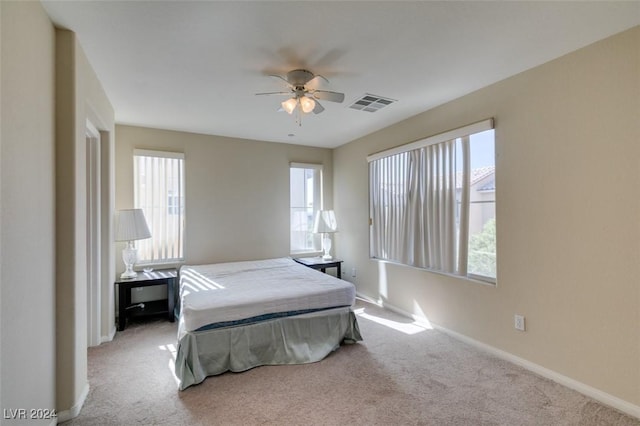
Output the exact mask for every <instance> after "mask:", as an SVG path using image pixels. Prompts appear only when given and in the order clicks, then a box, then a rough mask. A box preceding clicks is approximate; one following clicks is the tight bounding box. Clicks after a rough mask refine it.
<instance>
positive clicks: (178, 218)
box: [133, 149, 185, 264]
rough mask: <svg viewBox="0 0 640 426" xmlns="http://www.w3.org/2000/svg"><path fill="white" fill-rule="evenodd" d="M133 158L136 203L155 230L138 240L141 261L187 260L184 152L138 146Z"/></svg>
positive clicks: (150, 228) (145, 262) (169, 261)
mask: <svg viewBox="0 0 640 426" xmlns="http://www.w3.org/2000/svg"><path fill="white" fill-rule="evenodd" d="M133 160H134V161H133V174H134V205H135V207H136V208H140V209H143V210H144V215H145V218H146V219H147V224H148V225H149V230H150V231H151V238H149V239H146V240H140V241H138V242H137V243H136V245H137V247H138V263H140V264H157V263H172V262H177V261H181V260H184V205H185V200H184V154H181V153H174V152H162V151H146V150H138V149H136V150H135V151H134V156H133Z"/></svg>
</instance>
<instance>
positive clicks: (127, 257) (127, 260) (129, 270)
mask: <svg viewBox="0 0 640 426" xmlns="http://www.w3.org/2000/svg"><path fill="white" fill-rule="evenodd" d="M122 261H123V262H124V267H125V270H124V272H123V273H122V275H120V278H121V279H123V280H130V279H132V278H135V277H137V276H138V273H137V272H136V271H134V270H133V265H135V264H136V262H137V261H138V249H137V248H136V247H135V246H134V245H133V241H129V242H127V246H126V247H125V248H124V250H122Z"/></svg>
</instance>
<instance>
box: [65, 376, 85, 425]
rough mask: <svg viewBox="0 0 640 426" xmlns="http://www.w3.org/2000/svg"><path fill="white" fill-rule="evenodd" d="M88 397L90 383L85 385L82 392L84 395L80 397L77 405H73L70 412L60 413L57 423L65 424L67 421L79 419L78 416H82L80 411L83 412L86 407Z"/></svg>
mask: <svg viewBox="0 0 640 426" xmlns="http://www.w3.org/2000/svg"><path fill="white" fill-rule="evenodd" d="M87 395H89V383H86V384H85V385H84V389H83V390H82V393H81V394H80V397H79V398H78V400H77V401H76V403H75V404H73V407H71V408H69V409H68V410H64V411H60V412H58V419H57V422H58V423H63V422H66V421H67V420H71V419H73V418H75V417H77V416H78V414H80V410H82V406H83V405H84V401H85V400H86V399H87Z"/></svg>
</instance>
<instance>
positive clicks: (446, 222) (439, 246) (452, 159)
mask: <svg viewBox="0 0 640 426" xmlns="http://www.w3.org/2000/svg"><path fill="white" fill-rule="evenodd" d="M492 128H493V119H489V120H485V121H482V122H478V123H475V124H472V125H469V126H465V127H462V128H459V129H454V130H451V131H448V132H445V133H442V134H440V135H436V136H432V137H429V138H426V139H423V140H421V141H417V142H412V143H410V144H407V145H403V146H399V147H395V148H392V149H390V150H386V151H383V152H380V153H377V154H372V155H370V156H369V157H367V160H368V161H369V192H370V194H369V195H370V199H369V200H370V256H371V257H372V258H377V259H384V260H389V261H393V262H398V263H402V264H406V265H411V266H416V267H419V268H425V269H430V270H434V271H438V272H444V273H450V274H457V275H467V260H468V259H467V257H468V255H467V252H468V240H469V203H470V195H469V191H470V180H471V179H470V175H471V170H470V151H469V143H470V138H469V135H471V134H475V133H478V132H483V131H486V130H489V129H492ZM445 137H450V139H445Z"/></svg>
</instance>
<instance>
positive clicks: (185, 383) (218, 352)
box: [175, 308, 362, 390]
mask: <svg viewBox="0 0 640 426" xmlns="http://www.w3.org/2000/svg"><path fill="white" fill-rule="evenodd" d="M360 340H362V337H361V335H360V330H359V328H358V322H357V320H356V316H355V314H354V313H353V311H351V309H349V308H339V309H335V310H331V311H328V312H327V311H325V312H322V313H312V314H306V315H298V316H295V317H286V318H279V319H275V320H271V321H265V322H260V323H256V324H250V325H244V326H242V327H228V328H220V329H213V330H206V331H198V332H190V333H186V334H185V335H184V336H183V337H182V338H181V339H180V341H179V342H178V353H177V356H176V365H175V367H176V368H175V373H176V376H177V377H178V379H179V380H180V390H184V389H185V388H187V387H189V386H191V385H194V384H197V383H200V382H202V381H203V380H204V379H205V378H206V377H207V376H214V375H216V374H222V373H224V372H226V371H233V372H240V371H245V370H249V369H250V368H253V367H257V366H260V365H283V364H306V363H311V362H317V361H320V360H321V359H323V358H324V357H326V356H327V355H329V353H331V352H332V351H334V350H336V349H337V348H338V347H339V346H340V343H341V342H343V341H344V342H345V343H355V342H357V341H360Z"/></svg>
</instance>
